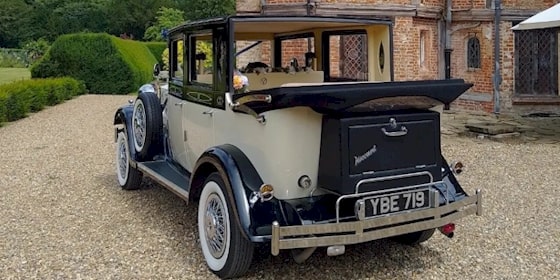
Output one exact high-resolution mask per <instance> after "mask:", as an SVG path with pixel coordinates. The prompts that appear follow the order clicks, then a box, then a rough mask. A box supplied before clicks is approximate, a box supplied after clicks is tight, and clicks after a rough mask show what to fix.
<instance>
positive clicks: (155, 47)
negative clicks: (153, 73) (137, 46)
mask: <svg viewBox="0 0 560 280" xmlns="http://www.w3.org/2000/svg"><path fill="white" fill-rule="evenodd" d="M144 44H146V47H148V49H149V50H150V51H151V52H152V54H153V55H154V57H155V58H156V59H157V61H158V63H159V65H160V66H163V58H162V55H163V51H164V50H165V49H166V48H167V43H165V42H146V43H144ZM152 66H153V65H152Z"/></svg>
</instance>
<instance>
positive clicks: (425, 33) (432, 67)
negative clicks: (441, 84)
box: [393, 17, 439, 81]
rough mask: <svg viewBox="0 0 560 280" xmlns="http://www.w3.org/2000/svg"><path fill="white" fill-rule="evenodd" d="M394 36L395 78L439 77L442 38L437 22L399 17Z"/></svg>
mask: <svg viewBox="0 0 560 280" xmlns="http://www.w3.org/2000/svg"><path fill="white" fill-rule="evenodd" d="M393 36H394V37H393V44H394V53H393V59H394V73H395V80H396V81H405V80H420V79H437V78H438V76H439V73H438V62H439V49H438V48H439V43H438V38H439V37H438V28H437V23H436V22H435V21H433V20H426V19H420V18H411V17H396V18H395V27H394V30H393ZM422 37H423V38H424V39H423V40H424V63H421V61H420V56H421V48H420V41H421V38H422Z"/></svg>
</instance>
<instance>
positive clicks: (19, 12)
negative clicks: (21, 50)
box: [0, 0, 30, 48]
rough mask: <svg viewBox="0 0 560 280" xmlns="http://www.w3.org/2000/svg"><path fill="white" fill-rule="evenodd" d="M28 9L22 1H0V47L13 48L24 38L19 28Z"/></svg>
mask: <svg viewBox="0 0 560 280" xmlns="http://www.w3.org/2000/svg"><path fill="white" fill-rule="evenodd" d="M29 11H30V8H29V6H28V5H27V4H26V3H25V2H24V1H23V0H13V1H0V47H7V48H14V47H17V46H18V45H19V42H20V40H21V39H22V38H23V37H25V34H22V32H21V28H20V26H21V25H22V23H23V22H24V21H23V19H25V17H26V15H27V14H28V13H29Z"/></svg>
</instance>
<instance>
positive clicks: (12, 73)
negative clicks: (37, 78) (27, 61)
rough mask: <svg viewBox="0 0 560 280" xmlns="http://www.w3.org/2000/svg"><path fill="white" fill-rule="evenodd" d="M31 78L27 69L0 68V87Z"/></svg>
mask: <svg viewBox="0 0 560 280" xmlns="http://www.w3.org/2000/svg"><path fill="white" fill-rule="evenodd" d="M29 78H31V73H29V69H27V68H0V85H1V84H7V83H9V82H12V81H16V80H23V79H29Z"/></svg>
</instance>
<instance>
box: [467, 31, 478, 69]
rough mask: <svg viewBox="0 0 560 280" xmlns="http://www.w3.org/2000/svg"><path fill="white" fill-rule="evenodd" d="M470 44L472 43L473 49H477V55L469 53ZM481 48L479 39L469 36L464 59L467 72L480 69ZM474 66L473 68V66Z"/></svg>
mask: <svg viewBox="0 0 560 280" xmlns="http://www.w3.org/2000/svg"><path fill="white" fill-rule="evenodd" d="M471 42H473V44H474V47H477V49H476V52H477V53H478V54H477V56H474V55H475V54H476V53H475V54H473V53H471V51H472V50H473V49H471ZM481 52H482V46H481V43H480V39H479V38H478V37H477V36H476V34H475V35H473V36H469V37H468V39H467V52H466V55H467V57H466V59H467V61H466V62H467V70H468V71H475V70H478V69H482V56H481ZM473 65H474V66H473Z"/></svg>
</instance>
